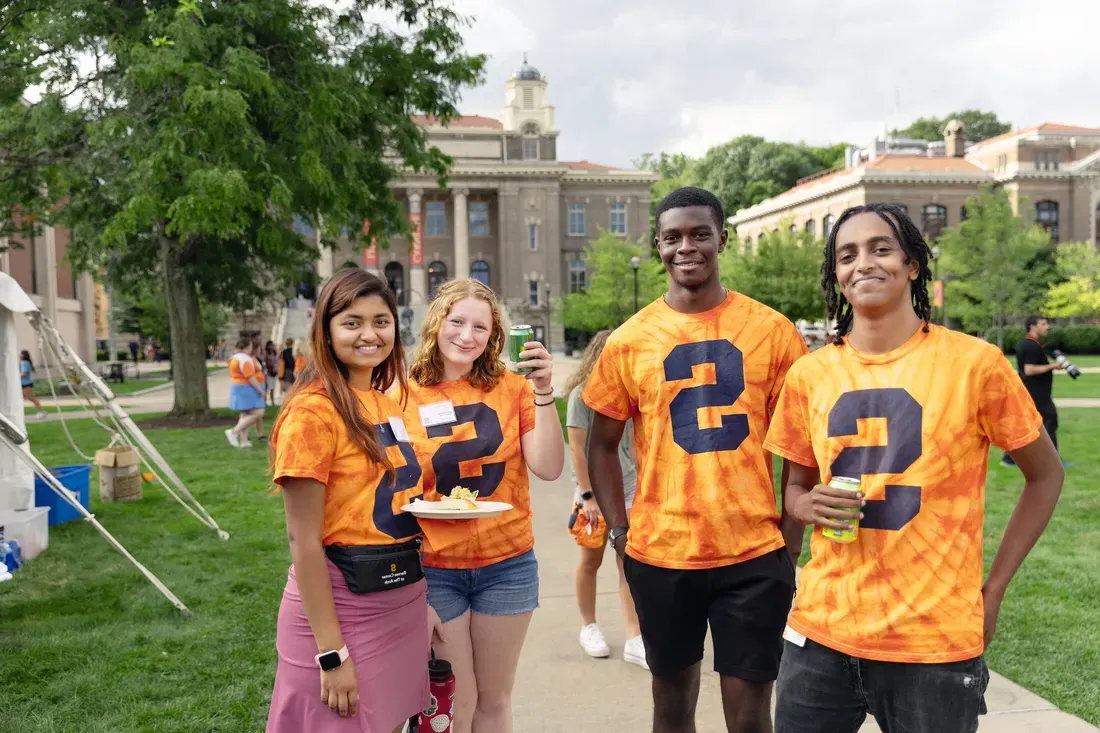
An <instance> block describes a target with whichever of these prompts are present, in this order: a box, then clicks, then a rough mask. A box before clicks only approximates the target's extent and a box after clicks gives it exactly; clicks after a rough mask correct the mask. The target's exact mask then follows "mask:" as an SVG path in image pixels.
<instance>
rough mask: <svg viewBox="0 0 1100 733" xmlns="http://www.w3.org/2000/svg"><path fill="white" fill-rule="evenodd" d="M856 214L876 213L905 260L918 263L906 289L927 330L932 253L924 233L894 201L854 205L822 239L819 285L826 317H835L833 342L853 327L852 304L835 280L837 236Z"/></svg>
mask: <svg viewBox="0 0 1100 733" xmlns="http://www.w3.org/2000/svg"><path fill="white" fill-rule="evenodd" d="M859 214H877V215H878V216H879V218H881V219H882V220H883V221H884V222H886V223H887V224H888V225H889V226H890V231H892V232H893V233H894V238H895V239H896V240H897V241H898V244H900V245H901V249H902V251H903V252H904V253H905V263H906V264H909V263H910V262H913V261H916V263H917V265H918V266H919V268H920V270H919V272H918V273H917V279H916V280H912V281H910V283H909V291H910V294H911V296H912V302H913V310H915V311H916V312H917V315H918V316H919V317H920V319H921V320H922V321H924V332H925V333H928V324H929V322H930V321H931V320H932V304H931V303H930V302H929V300H928V283H929V282H930V280H931V272H930V271H929V269H928V260H929V258H930V257H931V254H932V252H931V249H930V248H929V246H928V242H926V241H925V240H924V235H923V234H921V232H920V230H919V229H917V226H916V224H914V223H913V220H912V219H910V218H909V214H907V213H906V212H905V209H903V208H901V207H900V206H898V205H896V204H865V205H864V206H853V207H851V208H850V209H848V210H846V211H845V212H844V213H843V214H841V215H840V218H839V219H837V222H836V224H835V225H834V226H833V229H832V231H831V232H830V233H829V239H828V241H826V242H825V262H824V263H823V264H822V265H821V288H822V290H824V292H825V305H826V307H827V310H828V317H829V318H830V319H835V320H836V333H835V334H833V337H832V342H833V343H834V344H835V345H837V346H840V345H841V344H843V343H844V336H845V335H847V333H848V332H849V331H850V330H851V329H852V315H853V314H852V304H851V303H849V302H848V300H847V298H845V297H844V295H843V294H841V292H840V288H839V287H838V283H837V279H836V235H837V233H838V232H839V231H840V227H841V225H842V224H843V223H844V222H846V221H847V220H849V219H851V218H852V217H853V216H858V215H859Z"/></svg>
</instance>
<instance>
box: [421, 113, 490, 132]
mask: <svg viewBox="0 0 1100 733" xmlns="http://www.w3.org/2000/svg"><path fill="white" fill-rule="evenodd" d="M413 121H414V122H416V124H418V125H438V124H440V123H439V119H438V118H436V117H429V116H427V115H413ZM447 127H450V128H454V127H473V128H481V129H486V130H503V129H504V124H503V123H502V122H501V121H500V120H494V119H493V118H492V117H482V116H481V115H462V116H461V117H454V118H452V119H451V121H450V122H448V123H447Z"/></svg>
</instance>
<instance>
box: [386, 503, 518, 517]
mask: <svg viewBox="0 0 1100 733" xmlns="http://www.w3.org/2000/svg"><path fill="white" fill-rule="evenodd" d="M512 508H513V507H512V505H511V504H508V503H505V502H503V501H481V500H478V501H477V509H464V510H462V511H457V512H456V511H453V510H448V509H440V508H439V507H437V506H436V504H435V502H434V501H414V502H413V503H412V504H406V505H405V506H403V507H401V511H403V512H408V513H409V514H412V515H413V516H414V517H425V518H427V519H480V518H481V517H495V516H497V515H498V514H503V513H504V512H506V511H508V510H509V509H512Z"/></svg>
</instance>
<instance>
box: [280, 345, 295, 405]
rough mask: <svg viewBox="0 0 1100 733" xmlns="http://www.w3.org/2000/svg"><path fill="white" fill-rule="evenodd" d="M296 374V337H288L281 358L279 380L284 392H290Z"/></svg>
mask: <svg viewBox="0 0 1100 733" xmlns="http://www.w3.org/2000/svg"><path fill="white" fill-rule="evenodd" d="M295 376H296V373H295V370H294V339H287V340H286V348H285V349H283V353H282V354H281V356H280V359H279V382H280V383H281V384H282V386H283V394H286V393H287V392H289V391H290V388H291V387H293V386H294V377H295Z"/></svg>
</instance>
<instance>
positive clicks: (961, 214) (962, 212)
mask: <svg viewBox="0 0 1100 733" xmlns="http://www.w3.org/2000/svg"><path fill="white" fill-rule="evenodd" d="M969 216H970V214H969V213H968V212H967V210H966V204H963V205H962V206H961V207H960V208H959V222H960V223H961V222H964V221H966V220H967V218H968V217H969Z"/></svg>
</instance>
